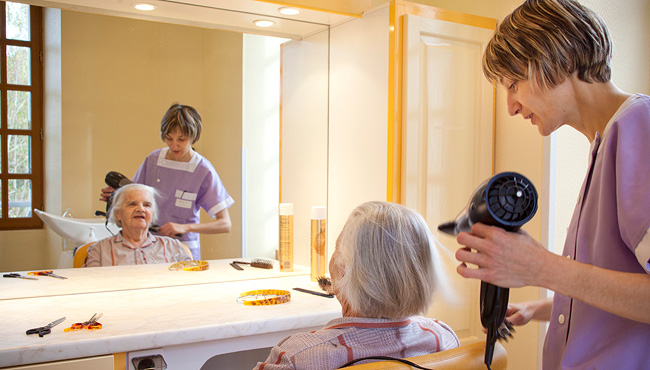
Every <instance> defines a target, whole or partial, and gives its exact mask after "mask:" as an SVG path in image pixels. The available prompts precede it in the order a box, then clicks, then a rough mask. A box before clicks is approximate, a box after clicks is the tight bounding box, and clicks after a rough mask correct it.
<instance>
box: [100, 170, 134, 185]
mask: <svg viewBox="0 0 650 370" xmlns="http://www.w3.org/2000/svg"><path fill="white" fill-rule="evenodd" d="M104 182H106V185H108V186H110V187H112V188H113V189H117V188H120V187H122V186H124V185H128V184H131V183H132V182H133V181H131V180H129V178H128V177H126V176H124V175H122V174H121V173H119V172H116V171H110V172H109V173H107V174H106V178H105V179H104Z"/></svg>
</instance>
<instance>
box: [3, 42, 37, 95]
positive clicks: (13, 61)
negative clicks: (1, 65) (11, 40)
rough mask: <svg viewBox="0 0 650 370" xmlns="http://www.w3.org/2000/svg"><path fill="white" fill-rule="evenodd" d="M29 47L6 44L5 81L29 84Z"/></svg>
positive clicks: (30, 76) (30, 78)
mask: <svg viewBox="0 0 650 370" xmlns="http://www.w3.org/2000/svg"><path fill="white" fill-rule="evenodd" d="M30 71H31V55H30V49H29V48H28V47H24V46H13V45H7V83H10V84H14V85H31V83H32V75H31V73H30Z"/></svg>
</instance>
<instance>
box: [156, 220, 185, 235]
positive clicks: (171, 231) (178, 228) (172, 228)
mask: <svg viewBox="0 0 650 370" xmlns="http://www.w3.org/2000/svg"><path fill="white" fill-rule="evenodd" d="M188 229H189V226H188V225H183V224H176V223H173V222H168V223H166V224H164V225H162V226H161V227H160V233H161V234H163V235H165V236H169V237H171V238H173V237H176V236H179V235H183V234H186V233H187V232H188V231H189V230H188Z"/></svg>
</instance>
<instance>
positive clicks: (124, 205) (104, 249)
mask: <svg viewBox="0 0 650 370" xmlns="http://www.w3.org/2000/svg"><path fill="white" fill-rule="evenodd" d="M155 192H156V190H155V189H154V188H152V187H150V186H147V185H142V184H129V185H126V186H123V187H121V188H120V189H118V190H117V191H116V192H115V198H114V200H113V205H112V206H111V209H110V211H109V215H108V217H109V220H110V221H111V222H114V223H115V224H117V226H120V227H121V228H122V230H121V231H120V232H119V234H117V235H114V236H110V237H108V238H105V239H103V240H100V241H98V242H97V243H95V244H93V245H91V246H90V247H89V248H88V258H87V259H86V263H85V264H84V267H96V266H116V265H141V264H151V263H169V262H180V261H190V260H191V259H192V257H191V256H190V254H189V252H188V250H187V249H186V247H185V246H184V245H183V244H182V243H181V242H180V241H178V240H176V239H172V238H169V237H166V236H157V235H153V234H151V233H150V232H149V226H150V225H151V224H152V223H153V222H155V221H156V218H157V215H158V210H157V207H156V197H155Z"/></svg>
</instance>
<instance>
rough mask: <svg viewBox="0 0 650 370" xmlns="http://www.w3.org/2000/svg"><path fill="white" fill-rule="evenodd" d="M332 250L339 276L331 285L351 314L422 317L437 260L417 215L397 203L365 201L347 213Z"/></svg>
mask: <svg viewBox="0 0 650 370" xmlns="http://www.w3.org/2000/svg"><path fill="white" fill-rule="evenodd" d="M336 248H337V250H338V253H339V259H340V260H339V262H340V264H341V266H342V267H343V277H341V278H340V279H336V280H333V281H332V283H333V284H334V289H335V291H336V292H337V295H338V296H339V298H340V299H344V300H346V301H347V303H348V304H349V305H350V307H351V309H352V310H353V311H354V312H356V313H357V314H361V315H363V316H365V317H378V318H403V317H408V316H413V315H419V314H426V312H427V310H428V308H429V306H430V305H431V303H432V299H433V294H434V291H435V288H436V283H437V280H438V279H437V274H438V273H439V272H438V271H436V269H434V266H438V264H439V262H440V261H436V260H434V259H436V258H438V256H439V255H438V253H436V252H435V251H434V248H436V245H435V243H434V240H433V236H432V235H431V231H430V230H429V227H428V225H427V223H426V222H425V221H424V219H423V218H422V216H420V215H419V214H417V213H416V212H415V211H413V210H411V209H409V208H406V207H404V206H401V205H399V204H394V203H387V202H368V203H364V204H362V205H360V206H358V207H357V208H355V209H354V210H353V211H352V214H351V215H350V217H349V218H348V221H347V223H346V224H345V226H344V227H343V230H342V231H341V234H340V235H339V237H338V239H337V241H336ZM440 273H441V272H440Z"/></svg>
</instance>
